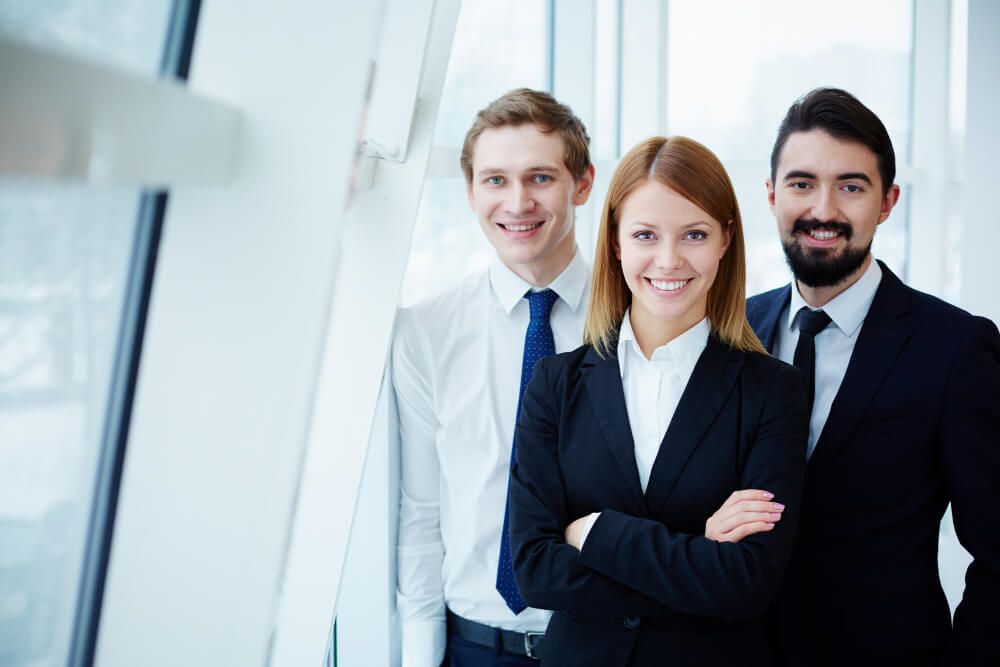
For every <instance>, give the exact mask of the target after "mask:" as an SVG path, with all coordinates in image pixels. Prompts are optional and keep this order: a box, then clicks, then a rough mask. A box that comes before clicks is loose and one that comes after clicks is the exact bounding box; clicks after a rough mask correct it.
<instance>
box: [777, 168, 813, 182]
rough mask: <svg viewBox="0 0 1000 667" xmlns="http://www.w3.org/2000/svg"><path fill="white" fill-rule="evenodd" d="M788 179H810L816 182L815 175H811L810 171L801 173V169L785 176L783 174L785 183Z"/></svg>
mask: <svg viewBox="0 0 1000 667" xmlns="http://www.w3.org/2000/svg"><path fill="white" fill-rule="evenodd" d="M790 178H810V179H813V180H816V174H814V173H812V172H811V171H803V170H801V169H793V170H792V171H790V172H788V173H787V174H785V177H784V179H783V180H786V181H787V180H788V179H790Z"/></svg>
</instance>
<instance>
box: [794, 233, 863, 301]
mask: <svg viewBox="0 0 1000 667" xmlns="http://www.w3.org/2000/svg"><path fill="white" fill-rule="evenodd" d="M816 228H822V229H826V230H830V231H837V232H840V234H841V235H842V236H843V237H844V240H845V241H850V240H851V236H852V235H853V233H854V230H853V229H852V228H851V226H850V225H849V224H847V223H844V222H820V221H819V220H808V219H803V218H799V219H798V220H796V221H795V224H794V225H793V226H792V240H791V241H785V240H784V239H782V240H781V247H782V249H784V251H785V260H786V261H787V262H788V268H790V269H791V270H792V275H794V276H795V279H796V280H798V281H799V282H801V283H802V284H803V285H807V286H809V287H833V286H834V285H837V284H839V283H840V282H841V281H843V280H844V279H845V278H847V277H848V276H849V275H851V274H852V273H854V272H855V271H857V270H858V269H860V268H861V265H862V264H864V263H865V258H866V257H868V253H869V252H871V248H872V244H871V242H869V243H868V245H867V246H865V247H863V248H855V247H852V246H850V245H848V246H846V247H844V249H843V250H842V251H841V252H840V253H839V254H838V255H834V256H831V249H830V248H813V247H809V246H806V245H805V244H803V243H800V242H799V241H798V240H797V238H796V237H797V236H798V235H799V234H805V233H808V232H809V231H810V230H812V229H816Z"/></svg>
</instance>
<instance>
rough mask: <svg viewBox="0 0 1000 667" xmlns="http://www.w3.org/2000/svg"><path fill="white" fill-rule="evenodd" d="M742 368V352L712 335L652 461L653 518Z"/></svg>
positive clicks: (649, 500)
mask: <svg viewBox="0 0 1000 667" xmlns="http://www.w3.org/2000/svg"><path fill="white" fill-rule="evenodd" d="M742 368H743V353H742V352H739V351H737V350H734V349H732V348H730V347H728V346H727V345H725V344H724V343H722V342H721V341H719V340H718V339H717V338H716V337H715V336H714V335H712V336H709V338H708V345H706V346H705V351H704V352H702V353H701V357H700V358H699V359H698V363H697V364H696V365H695V367H694V372H693V373H691V379H690V380H689V381H688V383H687V387H685V388H684V393H683V394H682V395H681V400H680V402H679V403H678V404H677V410H676V411H675V412H674V416H673V418H672V419H671V420H670V425H669V426H668V427H667V433H666V435H664V436H663V441H662V442H661V443H660V450H659V452H657V454H656V459H655V460H654V461H653V470H652V472H651V473H650V476H649V484H648V485H647V486H646V502H647V504H648V506H649V511H650V516H657V515H658V514H659V513H660V512H661V511H662V509H663V505H664V503H666V501H667V498H669V497H670V492H671V491H672V490H673V488H674V484H675V483H676V482H677V478H678V477H680V474H681V472H682V471H683V470H684V466H686V465H687V462H688V459H690V458H691V454H693V453H694V450H695V449H696V448H697V447H698V444H699V443H700V442H701V439H702V436H704V435H705V432H706V431H708V429H709V427H710V426H711V425H712V423H713V422H714V421H715V418H716V416H717V415H718V414H719V410H721V409H722V406H723V405H724V404H725V402H726V398H727V397H728V396H729V393H730V392H731V391H732V389H733V385H734V384H735V383H736V379H737V378H738V377H739V374H740V370H741V369H742ZM633 459H634V456H633Z"/></svg>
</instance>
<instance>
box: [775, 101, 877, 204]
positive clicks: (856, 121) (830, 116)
mask: <svg viewBox="0 0 1000 667" xmlns="http://www.w3.org/2000/svg"><path fill="white" fill-rule="evenodd" d="M815 129H819V130H823V131H824V132H826V133H827V134H829V135H830V136H833V137H837V138H838V139H847V140H850V141H856V142H858V143H861V144H864V145H865V146H867V147H868V148H870V149H871V151H872V152H873V153H875V157H877V158H878V171H879V176H880V177H881V178H882V194H883V196H884V195H885V194H886V193H887V192H889V188H890V187H892V184H893V181H895V179H896V154H895V153H894V152H893V150H892V141H891V140H890V139H889V133H888V132H886V129H885V125H883V124H882V121H881V120H879V118H878V116H876V115H875V113H874V112H872V110H871V109H869V108H868V107H866V106H865V105H864V104H862V103H861V101H860V100H858V98H856V97H854V95H851V94H850V93H849V92H847V91H846V90H841V89H840V88H816V89H815V90H811V91H809V92H808V93H806V94H805V95H803V96H802V97H800V98H799V99H797V100H795V103H794V104H792V106H791V107H789V109H788V113H787V114H785V119H784V120H783V121H781V127H779V128H778V138H777V139H775V141H774V148H773V149H772V150H771V182H772V183H773V182H774V180H775V177H776V176H777V172H778V159H779V158H780V157H781V150H782V148H784V146H785V141H787V140H788V135H790V134H791V133H792V132H808V131H810V130H815Z"/></svg>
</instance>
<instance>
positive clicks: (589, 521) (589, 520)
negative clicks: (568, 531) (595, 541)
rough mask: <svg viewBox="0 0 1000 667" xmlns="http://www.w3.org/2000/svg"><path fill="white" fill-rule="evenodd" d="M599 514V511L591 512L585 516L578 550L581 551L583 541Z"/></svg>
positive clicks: (585, 539)
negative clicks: (585, 519) (585, 520)
mask: <svg viewBox="0 0 1000 667" xmlns="http://www.w3.org/2000/svg"><path fill="white" fill-rule="evenodd" d="M599 516H601V513H600V512H592V513H591V514H590V516H588V517H587V523H585V524H583V534H582V535H580V551H583V543H584V542H586V541H587V535H590V529H591V528H593V527H594V522H595V521H597V517H599Z"/></svg>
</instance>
